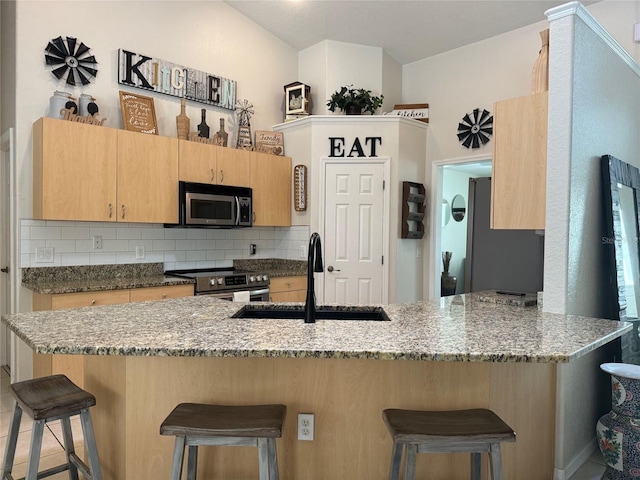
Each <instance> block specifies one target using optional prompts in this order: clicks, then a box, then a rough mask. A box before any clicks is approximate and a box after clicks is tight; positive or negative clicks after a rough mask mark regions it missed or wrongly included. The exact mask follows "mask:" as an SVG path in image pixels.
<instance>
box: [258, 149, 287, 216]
mask: <svg viewBox="0 0 640 480" xmlns="http://www.w3.org/2000/svg"><path fill="white" fill-rule="evenodd" d="M251 188H253V213H254V218H253V224H254V226H276V227H278V226H283V227H288V226H291V158H290V157H283V156H278V155H269V154H266V153H259V152H251Z"/></svg>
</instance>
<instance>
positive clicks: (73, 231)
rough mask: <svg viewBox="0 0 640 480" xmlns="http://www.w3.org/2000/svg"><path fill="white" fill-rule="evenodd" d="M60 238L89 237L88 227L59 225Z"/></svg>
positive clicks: (77, 238)
mask: <svg viewBox="0 0 640 480" xmlns="http://www.w3.org/2000/svg"><path fill="white" fill-rule="evenodd" d="M60 238H61V239H62V240H79V239H88V238H91V236H90V235H89V228H88V227H61V228H60Z"/></svg>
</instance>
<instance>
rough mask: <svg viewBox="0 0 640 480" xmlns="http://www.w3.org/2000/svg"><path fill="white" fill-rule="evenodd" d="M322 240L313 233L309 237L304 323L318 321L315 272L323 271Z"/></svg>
mask: <svg viewBox="0 0 640 480" xmlns="http://www.w3.org/2000/svg"><path fill="white" fill-rule="evenodd" d="M323 270H324V265H322V242H321V241H320V235H318V234H317V233H313V234H312V235H311V238H310V239H309V252H308V258H307V301H306V303H305V304H304V323H316V292H315V287H314V282H313V272H322V271H323Z"/></svg>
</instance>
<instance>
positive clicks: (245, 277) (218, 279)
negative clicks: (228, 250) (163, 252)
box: [165, 268, 269, 302]
mask: <svg viewBox="0 0 640 480" xmlns="http://www.w3.org/2000/svg"><path fill="white" fill-rule="evenodd" d="M165 274H166V275H171V276H174V277H181V278H193V279H195V281H196V283H195V287H194V293H195V295H213V296H215V297H216V298H221V299H224V300H233V299H234V293H238V292H245V291H246V292H249V298H250V300H251V301H252V302H268V301H269V276H268V275H267V274H266V273H257V272H238V271H236V270H232V269H215V268H213V269H212V268H203V269H193V270H168V271H166V272H165Z"/></svg>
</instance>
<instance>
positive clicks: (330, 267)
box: [327, 265, 340, 272]
mask: <svg viewBox="0 0 640 480" xmlns="http://www.w3.org/2000/svg"><path fill="white" fill-rule="evenodd" d="M327 271H328V272H333V271H336V272H339V271H340V270H338V269H337V268H333V266H332V265H329V266H328V267H327Z"/></svg>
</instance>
